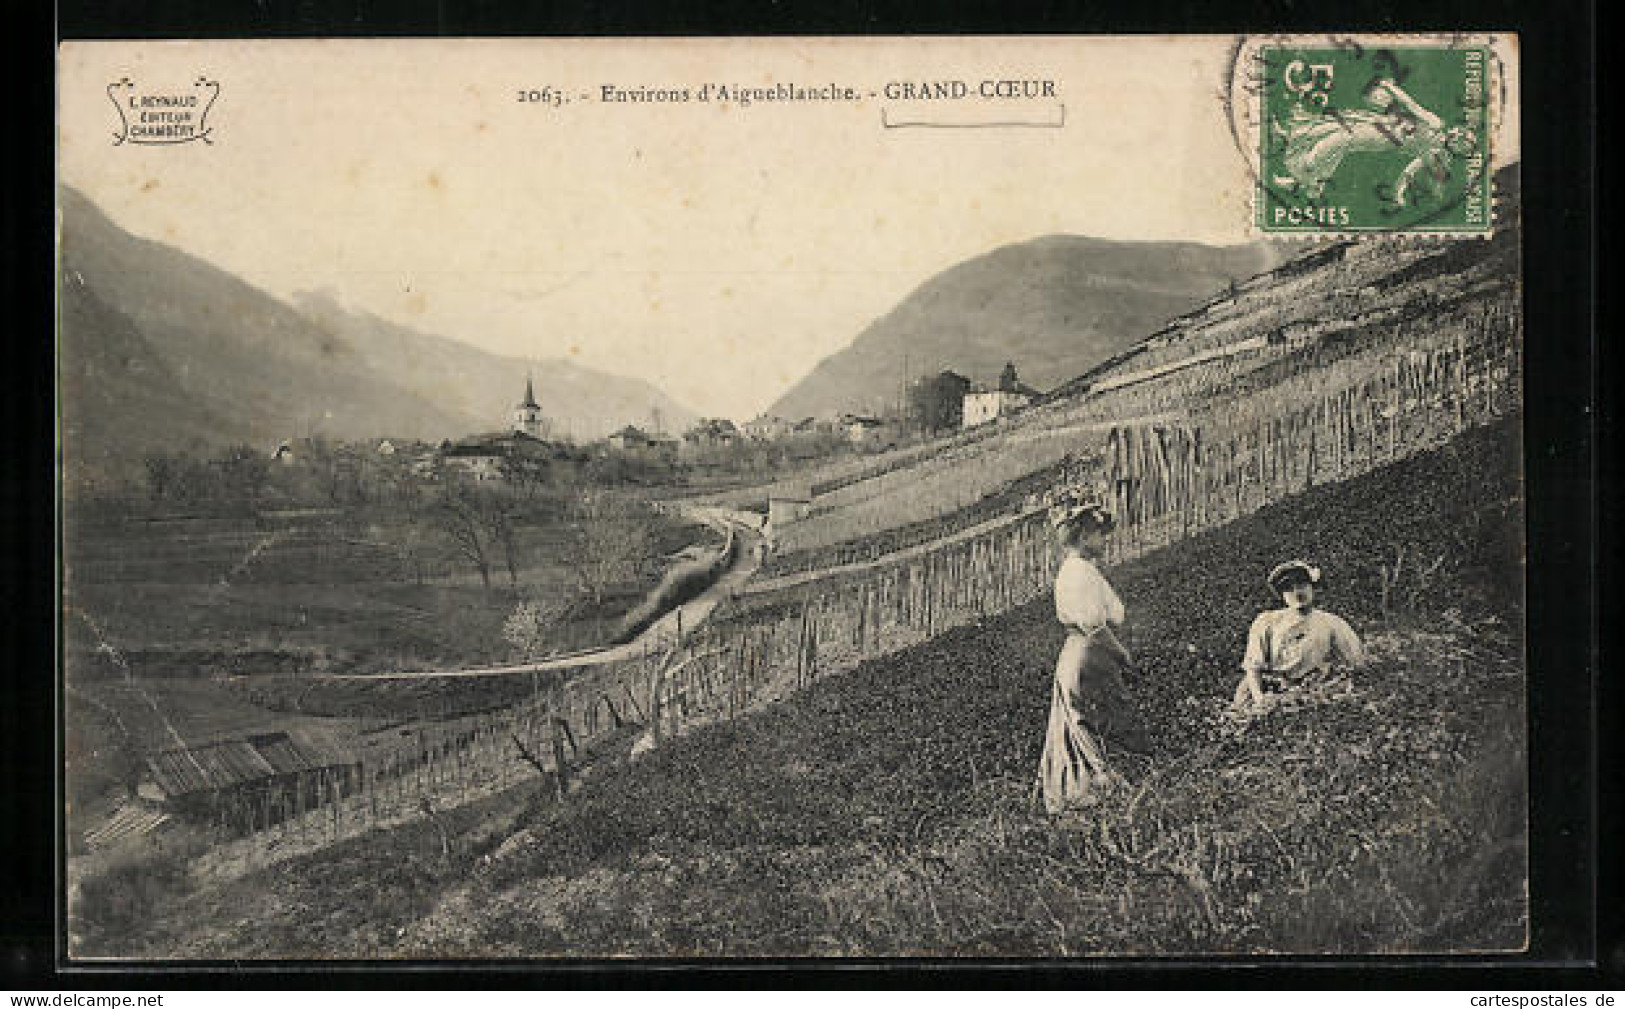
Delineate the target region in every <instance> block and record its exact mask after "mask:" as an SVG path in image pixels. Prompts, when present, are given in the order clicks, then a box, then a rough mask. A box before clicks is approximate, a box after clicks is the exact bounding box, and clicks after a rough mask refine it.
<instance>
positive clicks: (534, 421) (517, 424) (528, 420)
mask: <svg viewBox="0 0 1625 1009" xmlns="http://www.w3.org/2000/svg"><path fill="white" fill-rule="evenodd" d="M513 429H514V430H515V431H518V432H520V433H522V434H528V435H530V436H531V437H532V438H540V437H541V436H542V408H541V407H540V406H538V405H537V403H536V390H535V388H534V386H533V384H532V382H531V376H530V373H529V372H526V373H525V398H524V401H523V402H521V403H520V404H519V405H518V406H516V407H514V408H513Z"/></svg>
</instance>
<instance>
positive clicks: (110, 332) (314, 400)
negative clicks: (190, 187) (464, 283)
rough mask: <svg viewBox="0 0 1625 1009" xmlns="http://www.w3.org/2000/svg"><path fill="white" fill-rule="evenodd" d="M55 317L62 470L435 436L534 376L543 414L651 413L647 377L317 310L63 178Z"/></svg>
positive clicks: (608, 420)
mask: <svg viewBox="0 0 1625 1009" xmlns="http://www.w3.org/2000/svg"><path fill="white" fill-rule="evenodd" d="M60 201H61V204H60V206H61V278H62V279H61V285H60V311H61V325H60V332H59V334H58V339H59V352H60V353H59V358H60V361H61V373H62V398H61V402H62V413H63V433H64V439H65V446H64V447H65V453H66V455H67V458H68V461H69V467H70V470H69V474H68V475H69V477H70V479H80V478H84V477H86V476H88V475H92V474H96V473H117V472H120V471H123V472H128V471H129V470H130V469H131V468H132V467H133V466H135V465H138V464H139V460H140V458H141V456H142V454H143V453H144V452H146V451H148V450H151V449H155V448H176V447H184V446H188V445H190V444H193V443H197V444H200V445H202V446H204V447H219V446H221V445H224V444H227V443H230V442H233V441H246V442H249V443H250V444H255V445H262V446H269V445H274V444H275V443H276V442H277V441H278V440H281V439H283V438H288V437H294V436H300V435H305V434H308V433H314V432H321V433H325V434H328V435H331V436H334V437H338V438H346V439H348V438H368V437H377V436H384V435H388V436H392V437H402V438H418V439H427V440H434V439H439V438H446V437H456V436H459V435H463V434H467V433H469V432H471V431H479V430H489V429H491V428H493V427H497V426H499V425H501V424H502V423H504V422H505V420H506V415H507V411H508V410H509V409H510V408H511V406H512V404H513V403H515V402H516V401H517V400H518V399H519V397H520V396H521V395H522V394H523V391H524V381H525V374H526V372H527V371H532V372H534V373H535V376H536V382H537V386H538V393H539V396H538V398H539V399H541V401H542V406H543V409H544V412H545V413H548V414H549V415H551V416H553V417H559V416H561V411H581V410H586V409H589V408H590V410H591V416H592V418H593V425H592V429H590V430H586V431H583V432H582V433H584V434H599V433H603V432H604V431H607V430H610V429H613V427H615V426H618V425H620V424H624V423H627V422H629V421H636V422H639V423H646V422H647V420H648V417H649V413H650V410H651V409H659V410H662V411H664V412H666V413H667V414H668V415H670V416H673V417H674V418H676V419H677V421H678V422H681V421H682V420H684V419H687V418H689V417H691V416H692V414H690V413H688V412H687V411H685V410H683V409H682V408H681V407H679V406H677V405H676V404H674V403H672V402H671V401H670V400H669V399H668V398H666V397H665V396H663V395H662V394H660V393H659V392H658V391H657V390H655V389H653V388H652V387H649V386H648V385H646V384H644V383H641V382H638V381H635V380H632V379H626V378H621V377H616V376H610V375H604V374H601V373H598V372H593V371H589V370H587V369H583V368H579V367H577V366H574V365H571V364H568V363H565V362H554V361H524V360H517V359H512V358H502V357H498V356H495V355H491V354H488V353H485V352H484V351H480V350H478V349H476V348H474V347H471V346H468V345H465V344H462V343H459V342H457V341H455V340H451V339H446V338H443V337H433V336H428V335H424V334H418V333H413V332H411V331H410V330H405V329H402V328H400V327H395V326H391V325H390V324H387V323H383V322H381V321H379V320H376V319H371V318H370V317H364V316H360V315H356V314H351V313H345V312H342V310H338V309H337V308H336V306H324V305H323V304H322V303H321V302H311V303H309V304H308V305H307V307H311V308H312V310H315V309H317V308H320V309H322V311H320V312H318V313H317V314H318V320H319V321H312V319H311V318H310V317H309V316H307V315H306V314H305V313H303V312H301V311H299V310H297V309H296V308H294V307H293V306H291V305H288V304H286V303H284V302H282V301H281V300H279V299H277V298H275V297H273V296H272V295H270V294H267V293H266V292H264V291H261V290H258V289H256V288H254V287H252V286H250V285H249V284H247V283H244V282H243V281H241V280H239V279H238V278H236V277H234V276H232V275H230V274H228V273H226V272H225V271H223V270H220V269H218V268H216V267H214V266H212V265H211V264H209V263H207V262H205V261H203V260H201V259H199V258H197V257H195V256H191V255H188V254H186V253H184V252H181V251H179V250H178V249H175V248H172V247H169V246H166V245H164V244H162V243H160V242H154V241H149V240H146V239H143V238H139V237H137V236H135V235H131V234H129V233H128V232H126V231H124V230H123V229H121V228H119V227H118V226H117V225H116V224H114V223H113V222H112V221H111V220H110V219H109V218H108V217H107V216H106V215H105V214H103V213H102V212H101V210H100V209H98V208H97V207H96V206H95V205H94V204H93V203H92V202H91V201H90V200H88V199H87V198H86V197H84V196H83V195H82V194H80V193H78V192H76V191H74V190H72V189H70V188H66V187H64V188H62V189H61V191H60Z"/></svg>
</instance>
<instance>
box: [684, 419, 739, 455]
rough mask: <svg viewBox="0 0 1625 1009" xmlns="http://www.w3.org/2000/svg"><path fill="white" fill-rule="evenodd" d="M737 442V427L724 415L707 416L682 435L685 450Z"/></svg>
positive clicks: (696, 449)
mask: <svg viewBox="0 0 1625 1009" xmlns="http://www.w3.org/2000/svg"><path fill="white" fill-rule="evenodd" d="M738 443H739V429H738V428H737V427H735V426H734V422H733V421H731V420H728V419H727V418H726V417H707V418H706V419H704V420H702V421H700V422H699V423H698V424H695V425H694V426H693V427H692V428H690V429H689V430H688V431H687V433H685V434H684V435H683V450H684V451H685V452H690V453H693V452H703V451H706V450H708V449H716V448H728V447H730V446H733V445H737V444H738Z"/></svg>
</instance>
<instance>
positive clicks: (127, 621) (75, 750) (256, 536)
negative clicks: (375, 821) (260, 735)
mask: <svg viewBox="0 0 1625 1009" xmlns="http://www.w3.org/2000/svg"><path fill="white" fill-rule="evenodd" d="M351 526H352V527H350V528H334V527H316V528H306V529H283V530H267V529H263V528H258V527H257V526H256V524H255V523H254V522H253V520H252V519H251V518H249V517H246V516H245V517H241V518H236V519H231V518H214V519H208V520H204V521H183V522H169V523H141V522H134V523H125V524H122V525H117V526H100V527H97V526H87V527H73V528H72V529H71V532H72V534H73V535H71V536H70V538H69V541H68V543H67V550H66V560H65V567H66V572H65V580H64V604H65V609H64V630H65V653H66V655H65V669H66V682H67V684H68V688H69V691H68V709H67V718H66V725H67V727H68V732H67V739H66V742H67V776H66V778H67V785H68V797H69V826H70V833H75V834H76V833H77V832H78V831H80V830H81V829H83V827H84V826H86V825H88V824H90V823H92V822H94V820H95V818H96V817H97V816H98V815H100V814H102V813H104V812H105V811H106V810H107V809H109V808H110V804H112V803H114V802H116V801H117V800H118V798H119V797H120V796H121V795H123V794H124V793H125V791H126V790H127V789H129V788H130V787H132V786H133V785H134V782H135V778H136V776H137V775H138V774H139V773H140V768H141V764H142V756H143V755H144V754H146V753H150V752H154V751H158V750H165V749H173V748H177V747H180V746H185V745H194V744H197V743H200V742H206V741H212V740H218V739H224V738H230V737H233V736H241V735H244V734H247V733H250V732H261V731H276V730H279V729H285V728H289V727H295V726H298V725H303V724H313V725H314V724H336V725H339V726H342V727H346V728H364V727H366V726H368V725H371V724H374V723H379V722H383V721H391V720H394V721H399V720H402V719H415V720H422V719H430V720H443V719H447V718H455V717H458V716H459V715H461V714H464V713H466V712H469V711H473V710H480V709H488V708H490V707H493V706H495V705H499V704H504V703H512V702H513V701H514V700H516V699H517V698H518V697H519V696H521V695H523V694H525V693H527V692H528V691H529V690H530V689H532V687H533V685H532V684H530V683H529V682H520V681H518V680H506V681H500V682H499V681H460V682H424V683H411V682H400V681H395V682H387V683H385V682H379V683H367V682H357V681H337V682H327V683H322V684H318V683H317V682H316V681H312V680H311V679H310V678H309V674H312V673H365V672H379V671H397V670H414V669H426V668H445V667H460V666H469V665H479V664H486V663H493V662H502V661H508V660H511V659H513V658H515V657H516V656H515V655H514V652H513V646H512V645H511V644H510V643H509V642H508V641H507V640H506V639H505V638H504V636H503V625H504V622H505V621H506V620H507V619H508V617H509V615H510V614H511V613H512V612H513V611H514V608H515V606H516V605H518V604H519V603H520V602H521V601H524V600H527V599H531V598H534V597H537V596H546V595H548V594H554V595H562V596H573V595H574V594H575V593H576V592H577V589H576V586H575V584H574V579H573V574H572V571H571V570H570V567H569V562H568V559H567V553H566V551H565V550H564V549H563V548H562V538H563V536H564V535H565V533H564V531H563V530H562V529H561V528H559V527H558V526H556V525H554V526H546V525H533V526H529V527H526V528H524V529H522V530H521V535H520V538H519V554H520V556H521V557H522V558H523V559H524V563H523V564H522V565H521V566H520V568H519V572H518V574H519V581H518V583H517V584H510V583H509V581H508V578H507V574H506V570H505V569H504V568H503V567H502V565H501V563H500V561H499V562H498V563H497V570H496V571H495V572H494V573H493V582H492V585H491V586H490V587H488V588H487V587H485V586H483V585H482V584H481V582H480V579H479V577H478V575H477V574H476V573H475V572H474V571H473V570H472V569H471V568H469V567H468V566H467V565H466V564H461V565H459V564H458V563H457V562H456V561H454V560H453V559H451V558H449V557H448V556H447V554H446V552H445V551H444V549H443V548H437V550H438V553H437V554H436V555H435V556H434V557H433V563H434V567H435V571H436V573H435V574H434V575H433V576H431V577H427V578H424V579H422V580H419V579H418V578H417V577H416V575H415V573H414V572H412V571H411V570H409V569H408V568H407V567H405V566H403V565H402V564H401V563H400V562H399V559H398V558H397V557H396V556H394V555H393V554H392V553H390V552H389V551H388V550H386V549H384V548H382V547H381V546H380V545H379V543H378V541H379V540H382V539H388V538H389V537H390V535H391V534H390V533H389V531H388V530H381V529H379V528H376V527H374V528H368V527H366V526H365V525H364V524H362V525H360V527H359V528H357V527H355V526H356V524H355V523H352V524H351ZM652 532H653V534H654V535H653V537H652V542H651V556H650V557H649V558H648V561H649V562H648V564H646V565H645V569H644V570H643V571H642V572H640V575H639V577H638V578H637V579H636V580H634V581H630V582H628V583H626V584H624V585H621V586H619V587H617V588H616V589H615V590H613V591H611V592H610V593H608V594H607V595H606V597H605V598H604V599H603V600H602V602H601V603H600V604H598V605H596V606H587V605H579V604H578V605H577V606H576V608H575V609H573V610H572V611H570V612H569V613H568V614H567V618H566V620H565V621H564V622H563V623H562V625H561V626H560V627H558V628H556V632H555V633H556V635H557V637H558V643H559V648H560V650H566V649H570V648H577V647H581V646H584V645H587V644H593V643H599V642H601V641H602V640H603V639H604V638H605V637H606V636H607V634H608V633H609V632H610V631H612V630H613V628H614V627H615V626H616V622H617V620H618V619H619V617H620V616H621V615H622V614H623V613H625V612H626V611H627V610H629V609H631V608H632V607H633V606H635V605H636V604H637V603H638V602H639V601H640V600H641V599H642V598H643V596H644V594H645V592H647V591H648V590H650V589H652V588H653V587H654V585H655V583H656V582H657V580H658V579H659V577H660V575H661V573H662V571H663V567H664V559H665V555H666V554H667V553H669V552H671V551H675V550H677V549H679V548H681V547H683V546H686V545H688V544H691V543H693V542H695V541H697V540H700V539H709V538H714V534H712V533H710V532H709V531H708V530H706V529H703V528H701V527H696V526H693V525H690V524H688V523H685V522H682V521H679V520H677V519H674V518H660V519H657V520H652Z"/></svg>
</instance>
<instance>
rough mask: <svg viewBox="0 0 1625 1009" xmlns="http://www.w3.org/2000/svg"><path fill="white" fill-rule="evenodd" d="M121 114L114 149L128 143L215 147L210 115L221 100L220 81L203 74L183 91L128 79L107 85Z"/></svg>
mask: <svg viewBox="0 0 1625 1009" xmlns="http://www.w3.org/2000/svg"><path fill="white" fill-rule="evenodd" d="M107 97H108V99H109V100H110V101H112V103H113V109H114V110H115V111H116V112H117V113H118V129H117V130H115V131H114V132H113V146H114V147H119V146H122V145H124V144H189V143H193V142H194V141H198V140H201V141H203V142H204V143H205V144H212V143H214V140H213V139H212V138H211V136H210V135H211V134H212V133H213V127H211V126H210V125H209V112H210V110H212V109H213V108H214V103H215V100H216V99H218V98H219V97H220V82H219V81H214V80H210V79H209V78H207V77H205V76H203V75H199V76H198V78H197V80H195V81H193V82H192V83H191V84H190V85H186V86H184V87H179V88H166V89H155V88H148V87H145V86H143V85H141V84H138V83H137V82H135V81H132V80H130V78H128V77H121V78H119V79H118V80H116V81H114V82H113V83H111V84H109V85H107Z"/></svg>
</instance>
